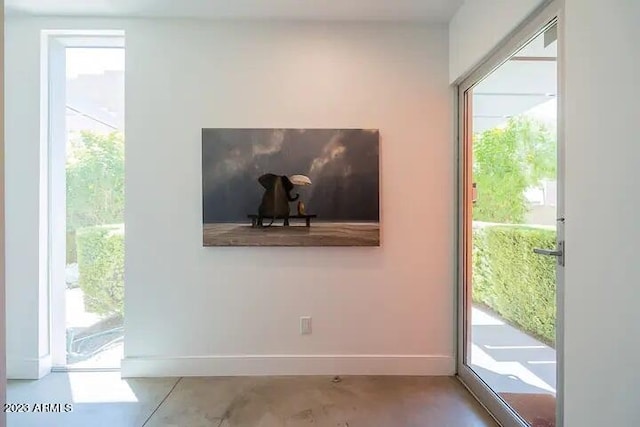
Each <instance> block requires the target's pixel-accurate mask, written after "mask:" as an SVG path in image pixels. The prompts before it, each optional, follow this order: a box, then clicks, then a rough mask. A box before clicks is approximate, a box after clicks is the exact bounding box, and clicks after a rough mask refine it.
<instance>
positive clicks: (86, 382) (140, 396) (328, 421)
mask: <svg viewBox="0 0 640 427" xmlns="http://www.w3.org/2000/svg"><path fill="white" fill-rule="evenodd" d="M7 400H8V402H9V403H25V404H27V405H31V406H30V411H29V412H27V413H9V414H8V426H9V427H26V426H29V427H31V426H34V427H36V426H37V427H41V426H65V427H75V426H91V427H99V426H110V427H111V426H118V427H128V426H132V427H134V426H135V427H141V426H145V427H160V426H163V427H168V426H175V427H200V426H202V427H205V426H206V427H209V426H211V427H254V426H255V427H271V426H291V427H297V426H307V425H314V426H320V427H322V426H327V427H328V426H331V427H359V426H366V427H409V426H415V427H418V426H420V427H429V426H433V427H488V426H491V427H495V426H496V424H495V423H494V422H493V420H492V419H491V418H490V417H489V416H488V415H487V413H486V412H485V411H484V410H483V408H482V407H481V406H480V405H479V404H478V403H477V402H476V401H475V400H474V399H473V398H472V397H471V395H470V394H469V393H468V392H467V391H466V390H465V389H464V388H463V387H462V386H461V385H460V384H459V383H458V381H457V380H455V379H454V378H450V377H344V378H342V380H341V381H340V382H333V381H332V378H331V377H251V378H248V377H234V378H195V377H186V378H157V379H154V378H149V379H130V380H121V379H120V374H119V373H117V372H107V373H79V372H78V373H68V374H65V373H55V374H50V375H48V376H47V377H45V378H43V379H42V380H40V381H9V387H8V399H7ZM35 403H62V404H65V403H71V404H73V411H72V412H68V413H34V412H32V410H33V409H34V408H35V407H34V406H33V404H35ZM53 408H55V407H53Z"/></svg>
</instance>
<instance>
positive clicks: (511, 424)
mask: <svg viewBox="0 0 640 427" xmlns="http://www.w3.org/2000/svg"><path fill="white" fill-rule="evenodd" d="M553 22H556V23H557V25H558V61H557V64H558V135H557V138H558V148H557V150H558V194H557V197H558V202H557V203H558V206H557V211H558V216H559V217H563V216H564V163H565V162H564V155H565V140H564V113H563V109H564V86H565V85H564V45H563V43H564V25H565V24H564V16H563V7H562V1H561V0H553V1H547V2H545V4H544V5H542V6H541V7H540V8H538V9H537V10H536V11H535V12H534V13H532V15H531V16H530V17H529V18H528V19H527V20H526V21H525V22H524V23H523V24H521V25H520V26H519V27H518V28H516V29H515V30H514V31H513V32H512V33H511V34H510V35H509V37H507V38H506V39H505V41H504V42H503V43H501V44H500V45H499V46H498V47H496V49H494V51H492V52H491V53H490V54H489V55H488V56H487V58H486V59H485V60H484V61H483V62H482V63H481V64H480V65H479V66H478V67H476V69H475V70H473V71H472V72H471V73H470V74H469V75H468V76H467V77H466V78H465V79H464V80H462V82H461V83H460V84H459V85H458V96H457V99H456V101H457V106H456V108H457V117H458V126H457V129H456V132H457V150H458V155H457V163H458V164H457V167H458V227H457V247H458V259H457V263H458V268H457V277H458V281H457V306H458V309H457V317H458V319H457V320H458V322H457V323H458V325H457V328H458V329H457V330H458V341H457V344H458V345H457V355H456V368H457V374H458V377H459V378H460V380H461V381H462V382H463V383H464V384H465V386H466V387H467V388H468V389H469V390H470V391H471V392H472V393H473V394H474V395H475V396H476V398H477V399H478V400H479V401H480V402H481V403H482V404H483V405H484V406H485V407H486V408H487V409H488V410H489V412H491V414H492V415H493V416H494V417H495V418H496V420H497V421H498V422H499V423H500V424H501V425H503V426H505V427H527V425H526V423H525V422H524V421H523V420H522V419H520V418H519V417H518V416H517V414H516V413H515V412H514V411H513V410H512V409H511V408H509V406H508V405H506V404H505V403H504V402H503V401H502V399H500V398H499V397H498V396H497V395H496V394H495V393H494V392H493V391H492V390H491V389H490V388H489V386H487V384H486V383H485V382H484V381H482V379H481V378H480V377H479V376H478V375H477V374H476V373H475V372H474V371H473V370H472V369H471V368H470V367H469V366H468V365H466V364H465V348H466V345H465V342H466V340H467V339H468V337H467V331H466V324H467V317H468V315H467V313H466V307H465V301H464V299H465V286H466V283H467V279H466V275H468V272H467V271H466V262H467V261H466V259H465V253H466V251H465V247H464V245H465V244H466V242H467V240H466V239H465V237H466V234H467V233H468V231H467V230H465V228H466V227H467V224H465V220H466V218H465V212H464V209H465V206H467V200H469V199H468V198H469V195H468V194H466V192H465V191H466V190H465V188H467V187H468V186H466V185H465V182H466V181H467V179H468V178H467V172H466V167H467V164H466V163H465V162H466V159H465V152H466V151H465V144H466V141H465V120H466V119H465V114H468V111H469V109H468V107H467V108H465V103H467V100H466V99H465V93H466V92H467V91H468V90H469V89H471V88H473V87H474V86H475V85H477V84H478V83H479V82H480V81H481V80H483V79H484V78H485V77H486V76H487V75H489V74H490V73H491V72H493V70H495V69H496V68H498V67H499V66H500V65H502V64H503V63H504V62H505V61H507V60H508V59H509V58H510V57H511V56H512V55H513V54H514V53H516V52H517V51H518V50H519V49H520V48H522V47H523V46H524V45H526V44H527V43H528V42H529V41H530V40H531V39H533V38H534V37H535V36H536V35H538V34H540V32H541V31H542V30H543V29H544V28H546V27H548V26H549V25H551V24H552V23H553ZM557 238H558V240H564V224H562V223H559V224H558V231H557ZM556 286H557V297H556V298H557V300H556V304H557V317H556V354H557V365H556V366H557V372H556V374H557V386H556V388H557V395H556V396H557V412H556V425H557V426H559V427H561V426H562V425H563V408H564V407H563V401H564V315H563V314H564V268H563V267H558V268H557V285H556Z"/></svg>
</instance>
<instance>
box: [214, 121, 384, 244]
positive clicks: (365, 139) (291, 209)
mask: <svg viewBox="0 0 640 427" xmlns="http://www.w3.org/2000/svg"><path fill="white" fill-rule="evenodd" d="M379 139H380V138H379V132H378V130H369V129H203V130H202V202H203V244H204V246H380V196H379V186H380V176H379Z"/></svg>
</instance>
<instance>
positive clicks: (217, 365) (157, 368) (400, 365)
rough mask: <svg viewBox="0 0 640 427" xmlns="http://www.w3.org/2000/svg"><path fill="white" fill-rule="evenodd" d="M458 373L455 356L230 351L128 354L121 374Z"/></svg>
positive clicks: (422, 374)
mask: <svg viewBox="0 0 640 427" xmlns="http://www.w3.org/2000/svg"><path fill="white" fill-rule="evenodd" d="M454 373H455V361H454V358H453V356H433V355H368V354H365V355H238V356H234V355H229V356H187V357H125V358H124V359H123V360H122V376H123V377H124V378H132V377H188V376H206V377H208V376H265V375H416V376H442V375H453V374H454Z"/></svg>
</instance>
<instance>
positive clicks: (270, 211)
mask: <svg viewBox="0 0 640 427" xmlns="http://www.w3.org/2000/svg"><path fill="white" fill-rule="evenodd" d="M258 182H259V183H260V184H261V185H262V186H263V187H264V189H265V191H264V194H263V195H262V202H261V203H260V207H259V208H258V225H259V226H262V225H263V224H262V220H263V218H271V223H269V225H267V227H269V226H271V225H272V224H273V222H274V221H275V219H276V218H282V219H284V225H289V214H290V210H289V202H295V201H296V200H298V198H299V197H300V195H299V194H296V195H295V196H292V195H291V192H292V191H293V188H294V186H295V185H309V184H311V180H310V179H309V178H308V177H306V176H304V175H292V176H291V177H288V176H285V175H275V174H272V173H267V174H264V175H262V176H261V177H260V178H258Z"/></svg>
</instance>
